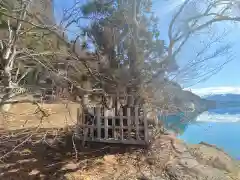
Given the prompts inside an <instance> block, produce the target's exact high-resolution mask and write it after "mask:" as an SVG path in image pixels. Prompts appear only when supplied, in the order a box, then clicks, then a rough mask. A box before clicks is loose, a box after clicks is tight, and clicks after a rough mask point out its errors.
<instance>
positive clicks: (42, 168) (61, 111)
mask: <svg viewBox="0 0 240 180" xmlns="http://www.w3.org/2000/svg"><path fill="white" fill-rule="evenodd" d="M79 107H80V105H79V104H76V103H75V104H74V103H68V104H67V107H66V104H65V103H61V104H42V105H41V108H42V109H44V110H45V111H46V112H47V114H48V115H49V116H48V117H46V118H44V119H43V120H41V117H40V113H36V106H33V105H31V104H17V105H14V106H13V107H12V109H11V111H10V112H9V113H7V114H2V115H1V119H0V120H1V126H0V127H1V129H2V130H3V131H2V136H0V158H1V157H4V158H1V159H0V160H1V162H0V179H3V180H15V179H17V180H28V179H34V180H35V179H36V180H38V179H46V180H47V179H51V180H55V179H56V180H58V179H61V178H63V177H65V179H69V180H70V179H74V180H75V179H76V180H81V179H89V180H91V179H93V180H94V179H99V178H98V177H100V176H101V178H103V179H104V177H106V178H107V177H110V176H111V174H115V175H116V176H120V177H121V173H122V172H123V171H125V170H126V169H127V166H124V165H125V163H120V164H119V165H116V162H118V157H119V154H124V153H126V152H130V151H135V149H139V147H132V146H131V147H130V146H127V145H117V144H115V145H109V144H102V143H100V144H99V143H91V144H90V143H88V147H81V142H79V141H78V140H76V139H75V140H74V144H75V146H76V148H77V152H76V151H75V149H74V146H73V141H72V140H73V139H72V135H73V132H72V131H66V129H65V128H64V127H66V126H68V127H70V128H69V129H71V127H72V125H74V124H75V123H76V116H77V108H79ZM40 124H41V126H39V125H40ZM37 127H38V128H37ZM36 129H37V130H36ZM69 129H68V130H69ZM56 132H57V136H56ZM26 135H27V136H26ZM28 137H30V138H29V139H28ZM25 140H26V141H25ZM39 140H41V141H39ZM53 140H55V141H53ZM23 142H24V143H23ZM15 147H17V148H15ZM9 152H11V153H9ZM76 153H77V154H78V159H77V160H76V159H75V157H76ZM6 154H7V155H6ZM110 154H114V156H113V157H111V156H110V157H111V158H110V160H109V158H108V159H106V155H107V156H109V155H110ZM111 159H112V160H111ZM109 161H111V162H109ZM120 172H121V173H120ZM119 173H120V174H119ZM94 174H95V175H94Z"/></svg>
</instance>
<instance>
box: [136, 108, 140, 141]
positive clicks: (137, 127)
mask: <svg viewBox="0 0 240 180" xmlns="http://www.w3.org/2000/svg"><path fill="white" fill-rule="evenodd" d="M135 125H136V139H137V140H140V137H139V117H138V107H137V106H136V107H135Z"/></svg>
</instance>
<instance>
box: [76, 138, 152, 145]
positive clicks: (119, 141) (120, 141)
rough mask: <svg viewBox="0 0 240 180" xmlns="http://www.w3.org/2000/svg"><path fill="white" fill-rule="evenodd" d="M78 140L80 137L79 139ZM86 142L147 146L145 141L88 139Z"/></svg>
mask: <svg viewBox="0 0 240 180" xmlns="http://www.w3.org/2000/svg"><path fill="white" fill-rule="evenodd" d="M79 139H80V140H81V139H82V137H80V138H79ZM86 141H91V142H103V143H119V144H120V143H121V144H134V145H147V142H146V141H145V140H125V139H124V140H115V139H107V140H106V139H94V140H91V139H90V138H88V139H86Z"/></svg>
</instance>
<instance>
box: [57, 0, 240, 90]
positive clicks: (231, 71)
mask: <svg viewBox="0 0 240 180" xmlns="http://www.w3.org/2000/svg"><path fill="white" fill-rule="evenodd" d="M73 1H74V0H55V3H54V5H55V8H56V11H55V14H56V17H57V18H60V17H61V13H60V11H61V9H62V8H68V7H71V6H72V5H73ZM84 1H85V0H84ZM84 1H83V2H84ZM175 1H176V2H178V3H179V2H180V0H175ZM171 2H174V1H171ZM153 9H154V12H155V13H156V15H157V16H158V17H159V19H160V32H161V37H162V38H163V39H165V38H167V36H166V35H167V29H168V24H169V22H170V20H171V17H172V15H173V12H174V8H173V5H172V4H170V1H160V0H159V1H154V5H153ZM83 22H84V21H83ZM238 39H240V33H239V30H238V29H235V30H232V31H231V34H230V35H229V38H228V40H230V41H234V43H235V44H234V47H233V49H232V50H233V53H234V59H233V60H232V61H231V62H229V63H228V64H226V65H225V66H224V68H223V69H222V70H221V71H220V72H219V73H217V74H216V75H214V76H213V77H211V78H210V79H208V80H207V81H205V82H201V83H199V84H197V85H194V86H193V87H191V88H205V87H222V86H234V87H237V86H238V87H240V71H239V68H240V60H239V59H240V42H239V43H238V41H237V40H238ZM196 41H197V40H196ZM199 41H200V40H199ZM194 44H195V45H196V44H197V43H196V42H195V43H194ZM185 49H187V51H188V49H189V51H191V50H192V46H190V45H189V47H185ZM187 51H184V53H182V55H181V57H180V58H181V59H180V58H179V59H177V61H178V60H179V61H180V60H182V59H185V58H188V57H189V53H187ZM217 61H222V59H221V57H220V58H218V59H217Z"/></svg>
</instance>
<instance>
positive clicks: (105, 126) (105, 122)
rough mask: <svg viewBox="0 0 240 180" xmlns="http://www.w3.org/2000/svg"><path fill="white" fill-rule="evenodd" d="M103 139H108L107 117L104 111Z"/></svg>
mask: <svg viewBox="0 0 240 180" xmlns="http://www.w3.org/2000/svg"><path fill="white" fill-rule="evenodd" d="M104 116H105V118H104V138H105V139H107V138H108V117H107V115H106V111H104Z"/></svg>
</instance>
